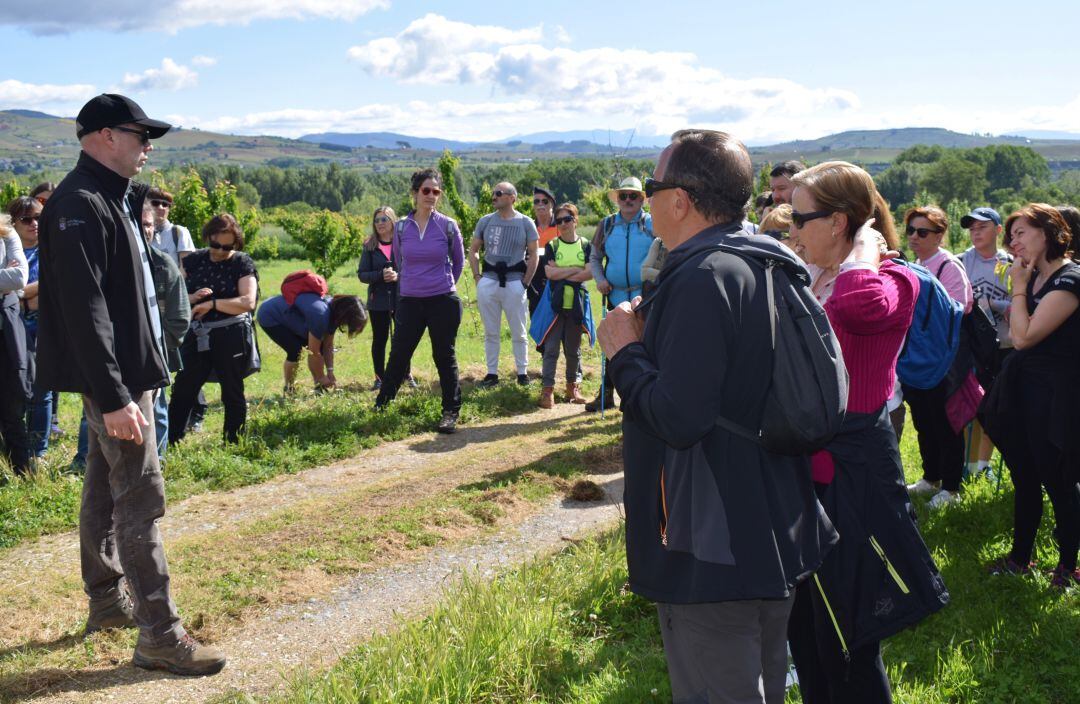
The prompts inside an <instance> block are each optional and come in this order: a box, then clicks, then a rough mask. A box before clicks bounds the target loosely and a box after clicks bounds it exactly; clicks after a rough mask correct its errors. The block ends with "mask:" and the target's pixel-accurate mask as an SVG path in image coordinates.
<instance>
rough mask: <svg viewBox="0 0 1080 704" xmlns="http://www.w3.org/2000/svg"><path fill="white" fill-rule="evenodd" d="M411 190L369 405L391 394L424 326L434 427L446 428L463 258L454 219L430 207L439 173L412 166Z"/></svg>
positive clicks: (454, 398)
mask: <svg viewBox="0 0 1080 704" xmlns="http://www.w3.org/2000/svg"><path fill="white" fill-rule="evenodd" d="M411 190H412V197H413V202H414V203H415V209H414V210H413V211H412V212H411V213H409V214H408V215H407V216H405V217H404V218H403V219H401V220H399V221H398V222H397V223H395V225H394V239H393V247H392V250H393V257H392V259H393V261H395V262H397V264H398V267H399V270H398V300H397V308H396V311H395V314H394V320H395V323H396V327H395V329H394V337H393V339H392V340H391V341H390V361H389V362H388V363H387V365H386V375H385V377H384V378H383V380H382V388H381V389H380V390H379V396H378V397H377V398H376V399H375V408H376V409H381V408H383V407H385V406H386V405H387V404H388V403H390V401H392V400H393V399H394V396H396V395H397V390H398V387H399V386H401V382H402V381H403V380H404V379H405V377H406V375H407V374H408V370H409V365H410V364H411V362H412V355H413V352H415V351H416V346H417V345H418V344H419V343H420V338H421V336H423V334H424V331H425V330H427V332H428V337H430V338H431V355H432V357H433V358H434V359H435V367H436V368H437V369H438V370H439V385H440V386H441V387H442V411H443V415H442V420H440V421H439V426H438V430H439V432H440V433H452V432H454V430H455V429H456V427H457V419H458V411H459V410H460V409H461V384H460V383H459V381H458V366H457V357H456V355H455V352H454V343H455V341H456V340H457V331H458V326H459V325H460V324H461V316H462V309H461V299H460V298H458V296H457V287H456V283H457V280H458V278H460V277H461V270H462V267H463V266H464V264H465V249H464V246H463V244H462V241H461V230H460V229H459V228H458V225H457V223H456V222H454V220H453V219H451V218H448V217H447V216H445V215H443V214H442V213H440V212H438V211H437V210H435V206H436V204H438V202H439V196H440V195H442V179H441V177H440V176H439V173H438V172H437V171H435V170H434V169H424V170H423V171H417V172H416V173H414V174H413V175H412V184H411Z"/></svg>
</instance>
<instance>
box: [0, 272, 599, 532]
mask: <svg viewBox="0 0 1080 704" xmlns="http://www.w3.org/2000/svg"><path fill="white" fill-rule="evenodd" d="M352 266H353V265H349V266H346V267H342V268H341V269H340V270H339V271H338V273H337V274H336V275H335V276H334V277H332V278H331V280H330V284H331V288H332V290H333V291H334V292H335V293H353V294H357V295H361V296H362V297H363V295H364V288H365V287H364V286H363V285H362V284H360V282H359V281H358V280H357V278H356V275H355V271H354V270H353V269H352V268H351V267H352ZM301 268H306V264H305V262H302V261H271V262H265V263H260V264H259V275H260V285H261V292H262V298H263V299H265V298H268V297H270V296H272V295H275V294H277V293H278V291H279V286H280V282H281V280H282V279H283V278H284V277H285V275H286V274H288V273H289V272H292V271H295V270H297V269H301ZM460 293H461V295H462V298H463V300H465V302H466V311H465V318H464V320H463V321H462V325H461V329H460V332H459V336H458V345H457V354H458V364H459V367H460V369H461V374H462V378H463V379H464V380H466V383H465V384H464V385H463V401H464V405H463V407H462V415H461V422H462V423H463V424H468V423H474V422H478V421H480V420H484V419H487V418H492V417H496V416H500V415H510V414H515V413H521V412H525V411H527V410H530V409H531V408H533V407H534V405H533V403H534V401H535V397H536V395H537V394H538V393H539V387H538V384H536V383H534V384H533V385H532V386H531V387H529V388H527V389H522V388H520V387H518V386H515V385H513V384H503V385H501V386H499V387H497V388H496V389H493V390H482V389H476V388H472V386H471V385H470V384H468V383H467V380H468V379H469V378H473V377H475V378H479V377H481V376H483V372H484V368H483V359H484V352H483V329H482V325H481V323H480V318H479V313H478V312H477V311H476V309H475V306H474V305H472V295H473V293H474V288H473V285H472V282H471V280H468V277H467V276H463V277H462V285H461V292H460ZM425 337H426V336H425ZM338 338H339V339H336V342H335V344H336V347H337V352H336V358H335V365H334V366H335V371H336V374H337V378H338V381H339V383H340V384H341V385H342V386H343V388H342V390H340V391H337V392H334V393H331V394H326V395H323V396H319V397H315V396H312V395H311V394H310V393H306V394H301V395H300V396H299V397H297V398H285V397H283V396H282V395H281V387H282V385H283V381H282V362H283V361H284V352H283V351H282V350H281V349H280V348H278V347H277V345H275V344H274V343H273V342H271V341H270V340H269V339H268V338H267V337H266V336H265V335H261V336H260V338H259V340H260V350H261V352H262V356H263V369H262V371H261V372H260V373H258V374H255V375H253V376H251V377H249V378H248V379H247V381H246V383H245V384H246V389H245V391H246V395H247V399H248V406H249V408H248V427H247V435H246V437H245V438H244V440H243V441H242V442H241V444H240V445H238V446H224V445H223V444H222V442H221V435H220V434H221V427H222V423H223V420H224V414H223V411H222V407H221V404H220V392H219V389H218V386H217V385H216V384H207V385H206V387H205V391H206V396H207V401H208V403H209V404H210V411H209V412H208V414H207V417H206V421H205V424H204V427H205V429H204V431H203V432H202V433H199V434H192V435H189V436H188V437H187V438H186V439H185V440H184V442H183V443H182V444H180V445H178V446H176V447H171V448H169V451H168V454H167V463H166V467H165V478H166V484H165V486H166V491H167V493H168V500H169V501H176V500H179V499H182V498H184V497H187V496H191V495H193V494H198V493H202V492H206V491H218V490H227V489H233V488H236V487H239V486H244V485H246V484H252V483H257V482H262V481H266V480H267V479H270V478H272V477H274V476H277V475H279V474H284V473H295V472H298V471H302V470H304V469H308V468H311V467H315V466H319V465H322V464H326V463H328V462H331V461H334V460H337V459H341V458H344V457H348V456H350V455H353V454H355V453H356V452H358V451H359V450H361V449H363V448H368V447H372V446H374V445H376V444H378V443H381V442H385V441H388V440H396V439H400V438H403V437H407V436H409V435H413V434H416V433H423V432H427V431H430V430H431V429H433V428H434V426H435V424H436V423H437V422H438V418H439V415H440V411H439V400H438V399H439V392H438V375H437V373H436V370H435V365H434V363H433V361H432V359H431V352H430V345H429V343H427V342H426V341H421V343H420V346H419V347H418V348H417V350H416V354H415V355H414V356H413V366H412V370H413V374H414V375H415V376H416V377H417V378H418V379H419V380H420V382H421V389H420V390H419V393H417V392H410V391H409V390H408V389H403V390H402V392H401V393H400V394H399V396H398V399H397V401H396V402H395V403H394V404H393V405H392V406H391V407H390V408H389V409H388V410H387V411H386V412H384V413H381V414H374V413H372V406H373V403H374V393H372V392H370V391H368V388H369V387H370V384H371V382H372V380H373V379H374V376H375V374H374V370H373V367H372V362H371V353H370V349H371V337H370V332H369V331H365V332H364V333H362V334H361V335H359V336H357V337H355V338H353V339H348V338H347V337H346V336H344V335H339V336H338ZM501 361H502V363H503V368H502V369H501V371H502V372H503V373H502V376H503V377H504V378H505V379H512V378H513V370H512V364H513V362H512V355H511V353H510V340H509V332H508V330H507V329H506V328H505V326H504V340H503V354H502V359H501ZM583 361H584V363H585V368H586V373H587V375H588V381H587V385H595V384H596V383H598V382H596V381H595V377H596V374H597V372H598V370H599V358H598V353H597V352H587V353H586V354H585V355H584V356H583ZM529 363H530V368H531V369H533V370H538V369H539V365H540V355H539V354H538V353H536V352H535V351H532V350H531V351H530V359H529ZM298 378H299V382H300V383H299V385H300V386H301V387H306V388H307V389H308V390H310V389H311V385H312V382H311V378H310V375H309V374H308V373H307V371H306V366H304V365H302V366H301V370H300V375H299V377H298ZM590 388H591V386H590ZM81 412H82V405H81V400H80V399H79V398H78V396H77V395H76V394H69V393H65V394H61V405H60V419H61V426H62V427H63V428H64V429H65V430H66V433H67V435H66V436H65V437H63V438H59V439H58V440H55V441H54V442H52V443H50V447H49V451H48V453H47V454H46V457H45V458H44V459H43V461H41V463H40V469H39V471H38V472H37V474H36V475H35V476H33V477H30V478H27V479H16V478H15V477H14V476H13V475H12V474H11V473H10V470H8V469H7V468H6V467H0V551H2V550H4V549H7V548H11V547H12V546H15V545H17V544H19V543H20V542H22V541H24V540H28V539H32V538H35V537H38V536H41V535H45V534H49V533H55V532H57V531H63V530H67V529H70V528H72V527H74V526H75V525H76V524H77V520H78V510H79V498H80V491H81V477H79V476H77V475H71V474H67V473H66V472H67V470H68V465H69V463H70V461H71V458H72V457H74V455H75V446H76V434H77V432H78V427H79V417H80V414H81Z"/></svg>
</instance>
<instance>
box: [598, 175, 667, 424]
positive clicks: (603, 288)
mask: <svg viewBox="0 0 1080 704" xmlns="http://www.w3.org/2000/svg"><path fill="white" fill-rule="evenodd" d="M608 198H610V199H611V202H613V203H614V204H615V205H617V206H618V207H619V212H617V213H613V214H611V215H608V216H607V217H605V218H603V219H602V220H601V221H600V222H599V223H598V224H597V226H596V233H595V234H594V235H593V239H592V254H591V255H590V256H589V268H590V269H591V270H592V275H593V278H594V279H595V280H596V288H597V290H598V291H600V293H601V294H602V295H603V296H604V300H605V303H606V304H607V308H608V310H611V309H612V307H614V306H617V305H619V304H620V303H622V302H623V301H632V300H633V299H634V297H635V296H640V295H641V293H642V285H643V281H642V278H641V264H642V262H644V261H645V257H646V256H648V254H649V247H650V246H651V245H652V241H653V227H652V216H651V215H649V214H648V213H646V212H645V211H644V210H643V206H644V205H645V191H643V190H642V189H641V181H640V180H639V179H637V178H634V177H633V176H630V177H628V178H624V179H623V180H622V181H621V182H619V187H618V188H613V189H611V191H609V192H608ZM614 404H615V396H614V389H612V388H611V377H610V375H609V374H607V372H606V371H605V373H604V385H603V396H602V397H601V396H600V395H597V397H596V398H595V399H594V400H593V401H591V402H589V403H587V404H585V410H586V411H589V412H590V413H591V412H595V411H598V410H600V408H601V406H602V407H603V408H610V407H611V406H613V405H614Z"/></svg>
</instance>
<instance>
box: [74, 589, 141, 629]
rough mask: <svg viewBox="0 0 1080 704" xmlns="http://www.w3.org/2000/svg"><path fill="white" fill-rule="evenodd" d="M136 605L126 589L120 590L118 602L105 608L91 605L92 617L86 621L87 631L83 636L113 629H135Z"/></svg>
mask: <svg viewBox="0 0 1080 704" xmlns="http://www.w3.org/2000/svg"><path fill="white" fill-rule="evenodd" d="M134 608H135V607H134V605H133V604H132V603H131V597H130V596H128V593H127V590H126V589H120V594H119V596H118V597H117V599H116V601H114V602H113V603H111V604H107V605H105V606H99V605H95V604H94V603H93V602H91V603H90V616H89V617H88V618H87V619H86V630H85V631H84V632H83V635H87V636H88V635H90V634H91V633H97V632H98V631H107V630H109V629H111V628H133V627H134V626H135V619H134V618H133V617H132V615H131V614H132V611H133V609H134Z"/></svg>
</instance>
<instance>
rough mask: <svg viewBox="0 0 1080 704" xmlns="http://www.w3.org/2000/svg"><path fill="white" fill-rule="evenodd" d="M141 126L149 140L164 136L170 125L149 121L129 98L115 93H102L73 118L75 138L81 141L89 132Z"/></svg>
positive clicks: (137, 105)
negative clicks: (128, 125) (124, 126)
mask: <svg viewBox="0 0 1080 704" xmlns="http://www.w3.org/2000/svg"><path fill="white" fill-rule="evenodd" d="M126 124H134V125H142V126H143V127H145V128H146V132H147V134H148V135H149V136H150V139H157V138H158V137H161V136H164V134H165V133H166V132H168V131H169V130H171V129H172V125H170V124H169V123H167V122H162V121H161V120H151V119H150V118H149V117H147V116H146V113H145V112H143V109H142V108H140V107H139V104H138V103H136V102H135V101H134V100H132V99H131V98H129V97H127V96H125V95H118V94H116V93H102V94H101V95H99V96H97V97H96V98H91V99H90V102H88V103H87V104H86V105H83V107H82V110H80V111H79V116H78V117H76V118H75V136H76V137H78V138H79V139H82V138H83V137H84V136H86V135H88V134H90V133H91V132H97V131H98V130H103V129H105V128H106V127H116V126H117V125H126Z"/></svg>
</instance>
